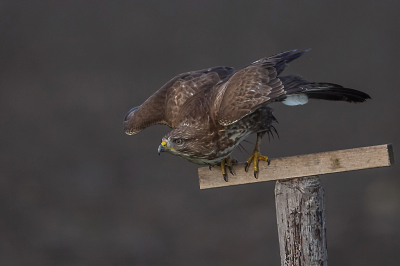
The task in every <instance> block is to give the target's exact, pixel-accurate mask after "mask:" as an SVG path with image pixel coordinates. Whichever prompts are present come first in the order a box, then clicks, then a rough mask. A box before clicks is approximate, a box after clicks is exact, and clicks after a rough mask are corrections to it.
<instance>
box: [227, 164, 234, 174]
mask: <svg viewBox="0 0 400 266" xmlns="http://www.w3.org/2000/svg"><path fill="white" fill-rule="evenodd" d="M228 169H229V172H230V173H231V174H232V175H235V174H234V173H233V172H232V167H230V166H229V165H228Z"/></svg>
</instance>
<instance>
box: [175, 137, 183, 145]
mask: <svg viewBox="0 0 400 266" xmlns="http://www.w3.org/2000/svg"><path fill="white" fill-rule="evenodd" d="M174 141H175V143H176V144H178V145H182V144H183V139H181V138H179V139H175V140H174Z"/></svg>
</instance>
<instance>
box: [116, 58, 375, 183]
mask: <svg viewBox="0 0 400 266" xmlns="http://www.w3.org/2000/svg"><path fill="white" fill-rule="evenodd" d="M307 51H308V50H306V51H302V52H297V51H296V50H292V51H287V52H283V53H280V54H277V55H273V56H271V57H265V58H262V59H260V60H257V61H255V62H254V63H252V64H250V65H248V66H246V67H244V68H241V69H239V70H235V69H234V68H231V67H224V66H219V67H212V68H208V69H203V70H198V71H191V72H186V73H182V74H180V75H177V76H176V77H174V78H173V79H171V80H170V81H169V82H167V83H166V84H165V85H164V86H162V87H161V88H160V89H159V90H158V91H157V92H155V93H154V94H153V95H152V96H151V97H150V98H148V99H147V100H146V101H145V102H144V103H143V104H142V105H140V106H138V107H134V108H132V109H131V110H130V111H129V112H128V113H127V115H126V116H125V119H124V129H125V133H126V134H128V135H134V134H136V133H138V132H139V131H141V130H143V129H145V128H147V127H149V126H151V125H155V124H164V125H167V126H169V127H170V128H172V129H173V130H172V131H171V132H169V133H168V134H167V135H165V136H164V137H163V138H162V140H161V145H160V146H159V147H158V153H159V154H160V152H169V153H171V154H174V155H177V156H180V157H182V158H185V159H187V160H188V161H190V162H192V163H196V164H200V165H209V166H210V168H211V166H213V165H216V164H220V165H221V169H222V175H223V178H224V180H225V181H228V175H227V172H226V167H228V169H229V171H230V173H231V174H233V172H232V168H231V165H232V160H231V157H230V155H231V153H232V151H233V150H234V149H235V147H237V146H238V145H239V144H240V142H241V141H243V140H244V139H246V138H247V137H248V136H249V135H250V134H251V133H257V141H256V144H255V148H254V151H253V153H252V155H251V156H250V158H249V159H248V160H247V161H246V165H245V170H246V171H247V170H248V168H249V165H250V164H251V162H253V164H254V177H255V178H257V177H258V164H259V161H260V160H264V161H267V162H268V163H269V159H268V157H266V156H262V155H261V154H260V148H259V146H260V143H261V138H262V137H263V135H264V134H265V133H269V132H271V130H274V131H275V132H276V130H275V127H274V125H273V124H274V123H275V122H276V119H275V117H274V116H273V114H272V113H273V109H272V108H271V107H269V105H270V104H271V103H274V102H281V103H283V104H285V105H289V106H294V105H302V104H306V103H307V102H308V100H309V99H322V100H330V101H346V102H356V103H357V102H364V101H365V100H367V99H370V96H369V95H368V94H366V93H364V92H361V91H358V90H354V89H349V88H344V87H342V86H340V85H337V84H333V83H325V82H309V81H307V80H305V79H303V78H302V77H300V76H294V75H288V76H281V74H282V72H283V71H284V70H285V68H286V67H287V65H288V63H289V62H291V61H293V60H294V59H296V58H298V57H300V56H301V55H303V54H304V53H305V52H307Z"/></svg>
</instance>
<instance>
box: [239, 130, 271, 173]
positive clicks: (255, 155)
mask: <svg viewBox="0 0 400 266" xmlns="http://www.w3.org/2000/svg"><path fill="white" fill-rule="evenodd" d="M264 134H265V133H264V132H263V133H257V142H256V146H255V147H254V151H253V153H252V154H251V156H250V158H249V159H248V160H247V161H246V164H245V166H244V170H245V171H246V172H247V170H248V168H249V166H250V164H251V162H252V161H253V162H254V177H255V178H258V162H259V161H266V162H267V163H268V165H269V163H270V160H269V159H268V157H267V156H262V155H261V154H260V144H261V138H262V136H263V135H264Z"/></svg>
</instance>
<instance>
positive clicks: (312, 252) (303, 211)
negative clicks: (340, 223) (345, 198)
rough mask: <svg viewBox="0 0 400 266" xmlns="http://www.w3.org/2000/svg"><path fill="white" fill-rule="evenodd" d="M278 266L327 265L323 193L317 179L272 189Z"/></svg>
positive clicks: (290, 181) (303, 179)
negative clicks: (278, 251)
mask: <svg viewBox="0 0 400 266" xmlns="http://www.w3.org/2000/svg"><path fill="white" fill-rule="evenodd" d="M275 203H276V219H277V224H278V235H279V250H280V254H281V265H282V266H292V265H310V266H311V265H318V266H326V265H328V250H327V245H326V224H325V199H324V190H323V188H322V186H321V183H320V180H319V178H318V176H309V177H299V178H294V179H288V180H278V181H276V186H275Z"/></svg>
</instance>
